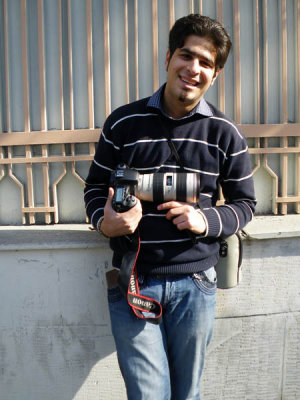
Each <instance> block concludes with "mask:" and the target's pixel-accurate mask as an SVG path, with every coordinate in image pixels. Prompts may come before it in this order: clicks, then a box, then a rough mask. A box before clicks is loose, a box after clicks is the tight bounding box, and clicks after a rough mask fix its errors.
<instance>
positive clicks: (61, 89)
mask: <svg viewBox="0 0 300 400" xmlns="http://www.w3.org/2000/svg"><path fill="white" fill-rule="evenodd" d="M189 12H199V13H203V14H206V15H209V16H211V17H213V18H217V19H219V20H220V21H221V22H223V23H224V25H225V27H226V28H227V30H229V32H230V33H231V35H232V38H233V44H234V46H233V52H232V55H231V57H230V59H229V60H228V65H227V66H226V67H225V71H223V72H222V73H221V74H220V76H219V78H218V84H217V85H216V87H215V88H212V89H211V91H210V92H209V94H208V100H209V101H212V102H214V103H215V104H216V105H217V106H218V107H219V108H220V109H221V110H222V111H224V112H226V114H227V115H229V116H231V117H232V118H233V119H234V120H235V121H236V122H237V123H238V124H239V125H240V126H241V129H242V130H243V131H244V133H245V134H246V136H247V138H248V142H249V151H250V154H251V156H252V159H253V169H254V178H255V182H256V184H257V186H258V188H261V187H262V188H263V187H264V182H266V181H267V182H268V184H269V185H270V191H269V192H268V195H267V196H266V198H264V195H265V193H262V191H264V190H258V191H257V195H258V200H259V202H260V198H261V204H262V206H260V205H259V206H258V210H259V212H261V213H274V214H277V213H282V214H287V213H299V212H300V124H299V120H300V118H299V116H300V82H299V79H298V77H299V76H300V55H299V50H298V47H299V43H300V0H273V1H267V0H253V1H252V0H251V1H250V0H249V1H239V0H230V1H229V0H216V1H211V0H202V1H201V0H199V1H192V0H186V1H183V0H182V1H180V2H178V1H175V0H169V1H165V0H164V1H162V0H148V1H147V2H145V1H141V0H140V1H138V0H131V1H130V0H113V1H109V0H86V1H81V0H57V1H54V0H52V1H49V0H13V1H8V0H0V55H1V62H0V72H1V80H0V90H1V95H0V194H1V190H3V189H1V188H3V185H2V183H3V182H4V180H5V179H6V180H7V179H9V180H10V181H11V182H12V183H13V185H14V186H15V187H16V188H17V189H18V193H19V195H20V207H21V215H22V223H23V224H26V223H30V224H34V223H37V220H36V215H37V214H41V215H43V216H44V221H42V222H44V223H47V224H49V223H53V222H54V223H58V222H59V207H60V205H59V201H58V197H57V190H58V188H59V185H60V184H61V182H62V180H63V179H64V177H65V176H66V174H67V169H68V168H69V169H70V171H71V174H72V175H73V177H74V178H75V179H76V180H78V182H80V184H82V185H83V184H84V175H85V174H86V173H87V170H88V164H89V162H90V161H91V160H92V158H93V155H94V152H95V143H96V142H97V141H98V138H99V135H100V134H101V126H102V125H103V122H104V120H105V117H106V116H107V115H108V114H109V113H110V112H111V110H112V109H114V108H115V107H117V106H118V105H121V104H123V103H126V102H129V101H132V100H135V99H138V98H140V97H144V96H145V95H150V94H151V93H152V92H153V91H154V90H156V89H157V88H158V87H159V85H160V84H162V83H163V81H164V70H163V62H164V53H165V50H166V46H167V37H166V36H167V32H168V28H169V27H170V26H172V24H173V22H174V21H175V19H177V18H178V17H180V16H182V15H185V14H188V13H189ZM166 21H167V24H166ZM149 33H150V34H149ZM16 44H17V45H16ZM16 48H17V50H15V49H16ZM18 50H19V52H18ZM148 53H149V58H148V59H145V57H146V56H145V54H148ZM149 60H150V62H149ZM149 76H150V77H151V79H149ZM145 77H148V79H145ZM149 82H150V83H149ZM147 85H148V86H147ZM1 132H2V133H1ZM81 165H83V166H84V167H81ZM58 166H59V167H58ZM266 187H267V185H266ZM266 190H267V189H266ZM259 204H260V203H259ZM1 207H4V206H3V205H2V204H0V209H1ZM5 207H6V206H5ZM8 209H9V208H8ZM71 222H72V221H71ZM0 223H1V220H0Z"/></svg>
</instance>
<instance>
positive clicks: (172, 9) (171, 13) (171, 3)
mask: <svg viewBox="0 0 300 400" xmlns="http://www.w3.org/2000/svg"><path fill="white" fill-rule="evenodd" d="M174 22H175V6H174V0H169V30H170V29H171V28H172V26H173V24H174Z"/></svg>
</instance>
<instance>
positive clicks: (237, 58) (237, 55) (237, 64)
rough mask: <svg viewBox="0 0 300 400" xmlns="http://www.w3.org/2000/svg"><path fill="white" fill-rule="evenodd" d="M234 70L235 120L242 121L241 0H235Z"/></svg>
mask: <svg viewBox="0 0 300 400" xmlns="http://www.w3.org/2000/svg"><path fill="white" fill-rule="evenodd" d="M233 12H234V49H235V51H234V70H235V121H236V123H238V124H240V123H241V108H242V97H241V52H240V9H239V0H234V4H233Z"/></svg>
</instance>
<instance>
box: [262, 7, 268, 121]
mask: <svg viewBox="0 0 300 400" xmlns="http://www.w3.org/2000/svg"><path fill="white" fill-rule="evenodd" d="M263 31H264V45H263V49H264V67H263V69H264V122H265V123H266V124H267V123H268V120H269V99H268V96H269V82H268V79H269V73H268V65H269V52H268V45H269V44H268V4H267V0H264V2H263Z"/></svg>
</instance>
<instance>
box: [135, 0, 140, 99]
mask: <svg viewBox="0 0 300 400" xmlns="http://www.w3.org/2000/svg"><path fill="white" fill-rule="evenodd" d="M138 31H139V21H138V0H134V66H135V99H136V100H138V99H139V39H138Z"/></svg>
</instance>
